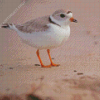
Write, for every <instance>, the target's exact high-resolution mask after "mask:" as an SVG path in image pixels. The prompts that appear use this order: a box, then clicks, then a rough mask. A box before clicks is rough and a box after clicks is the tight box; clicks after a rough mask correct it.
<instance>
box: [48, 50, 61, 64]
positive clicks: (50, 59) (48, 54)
mask: <svg viewBox="0 0 100 100" xmlns="http://www.w3.org/2000/svg"><path fill="white" fill-rule="evenodd" d="M47 52H48V55H49V59H50V62H51V66H59V64H54V63H53V61H52V59H51V55H50V50H49V49H47Z"/></svg>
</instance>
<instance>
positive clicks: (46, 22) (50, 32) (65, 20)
mask: <svg viewBox="0 0 100 100" xmlns="http://www.w3.org/2000/svg"><path fill="white" fill-rule="evenodd" d="M70 22H77V20H76V19H74V18H73V14H72V12H71V11H67V12H65V11H64V10H57V11H55V12H54V13H53V14H51V15H47V16H43V17H40V18H37V19H32V20H30V21H28V22H26V23H24V24H20V25H16V24H8V23H6V24H3V25H2V26H1V27H2V28H8V29H12V30H15V31H16V32H17V33H18V35H19V36H20V37H21V40H22V41H23V42H24V43H26V44H28V45H30V46H32V47H35V48H37V52H36V54H37V56H38V59H39V61H40V64H41V67H44V68H49V67H51V66H59V64H54V63H53V61H52V59H51V56H50V49H52V48H56V47H59V46H61V45H62V44H63V43H64V42H66V40H67V39H68V37H69V36H70V26H69V24H70ZM41 49H47V52H48V56H49V59H50V62H51V64H50V65H46V66H45V65H44V64H43V62H42V60H41V58H40V55H39V50H41Z"/></svg>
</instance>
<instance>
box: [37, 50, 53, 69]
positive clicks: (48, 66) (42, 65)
mask: <svg viewBox="0 0 100 100" xmlns="http://www.w3.org/2000/svg"><path fill="white" fill-rule="evenodd" d="M36 54H37V56H38V59H39V61H40V64H41V67H44V68H50V67H51V66H52V65H51V64H50V65H47V66H45V65H44V64H43V62H42V60H41V58H40V55H39V50H37V52H36Z"/></svg>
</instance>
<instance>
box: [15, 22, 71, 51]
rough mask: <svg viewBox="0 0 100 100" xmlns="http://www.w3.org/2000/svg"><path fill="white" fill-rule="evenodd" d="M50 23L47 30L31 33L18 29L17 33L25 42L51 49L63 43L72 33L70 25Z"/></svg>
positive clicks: (39, 47)
mask: <svg viewBox="0 0 100 100" xmlns="http://www.w3.org/2000/svg"><path fill="white" fill-rule="evenodd" d="M48 25H49V26H50V28H49V30H48V31H45V32H34V33H31V34H30V33H22V32H20V31H17V33H18V35H19V36H20V37H21V39H22V41H23V42H24V43H26V44H28V45H30V46H32V47H36V48H38V49H50V48H55V47H58V46H60V45H62V44H63V43H64V42H65V41H66V40H67V39H68V37H69V35H70V27H69V26H67V27H66V28H61V27H59V26H57V25H53V24H48Z"/></svg>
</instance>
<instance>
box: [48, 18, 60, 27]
mask: <svg viewBox="0 0 100 100" xmlns="http://www.w3.org/2000/svg"><path fill="white" fill-rule="evenodd" d="M49 22H50V23H52V24H55V25H58V26H60V25H59V24H57V23H55V22H53V21H52V20H51V18H50V17H49ZM60 27H61V26H60Z"/></svg>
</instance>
